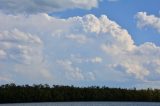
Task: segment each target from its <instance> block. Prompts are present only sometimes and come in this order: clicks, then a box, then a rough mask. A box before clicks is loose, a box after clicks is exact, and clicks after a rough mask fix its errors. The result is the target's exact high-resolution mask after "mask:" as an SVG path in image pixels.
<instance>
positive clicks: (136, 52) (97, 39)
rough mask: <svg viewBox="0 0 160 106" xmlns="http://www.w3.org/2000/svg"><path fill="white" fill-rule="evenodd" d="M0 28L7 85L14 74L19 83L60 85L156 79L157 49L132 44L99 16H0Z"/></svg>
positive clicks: (119, 29)
mask: <svg viewBox="0 0 160 106" xmlns="http://www.w3.org/2000/svg"><path fill="white" fill-rule="evenodd" d="M0 24H1V26H0V40H1V42H0V43H1V46H0V51H1V52H0V57H3V58H0V63H3V64H5V65H6V66H7V65H10V66H11V67H12V70H13V71H11V69H8V68H9V67H4V68H3V69H5V70H7V71H6V72H5V74H8V73H11V74H12V77H11V78H12V79H13V80H16V81H17V79H16V78H15V77H14V76H17V75H19V76H21V80H20V81H22V82H23V81H26V80H27V81H29V82H34V81H42V80H44V81H47V82H50V83H53V82H57V83H61V84H66V83H67V84H75V83H76V81H81V82H83V83H86V81H90V82H92V81H97V83H99V82H100V81H106V82H107V81H115V78H114V77H116V81H127V80H131V81H135V82H139V81H142V82H147V81H153V82H156V81H159V80H160V79H159V75H160V72H159V67H160V64H159V63H160V47H159V46H156V45H155V44H154V43H151V42H146V43H144V44H141V45H139V46H137V45H135V43H134V40H133V39H132V37H131V35H130V34H129V33H128V31H127V30H126V29H123V28H122V27H121V26H120V25H118V24H117V23H116V22H114V21H112V20H110V19H109V18H108V17H107V16H105V15H102V16H100V17H96V16H94V15H92V14H88V15H85V16H83V17H79V16H76V17H70V18H68V19H60V18H55V17H51V16H49V15H47V14H45V13H39V14H31V15H22V14H21V15H8V14H4V13H0ZM2 55H3V56H2ZM4 58H5V62H4ZM3 72H4V71H3ZM1 73H2V72H1ZM62 75H63V77H61V76H62ZM31 77H33V78H35V79H34V80H32V79H31ZM108 79H109V80H108Z"/></svg>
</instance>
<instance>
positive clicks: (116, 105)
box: [0, 102, 160, 106]
mask: <svg viewBox="0 0 160 106" xmlns="http://www.w3.org/2000/svg"><path fill="white" fill-rule="evenodd" d="M0 106H160V103H152V102H54V103H17V104H0Z"/></svg>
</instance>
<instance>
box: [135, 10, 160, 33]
mask: <svg viewBox="0 0 160 106" xmlns="http://www.w3.org/2000/svg"><path fill="white" fill-rule="evenodd" d="M136 19H137V26H138V27H139V28H144V27H151V28H153V29H155V30H157V31H158V32H159V33H160V17H156V16H155V15H148V14H147V13H146V12H138V13H137V14H136Z"/></svg>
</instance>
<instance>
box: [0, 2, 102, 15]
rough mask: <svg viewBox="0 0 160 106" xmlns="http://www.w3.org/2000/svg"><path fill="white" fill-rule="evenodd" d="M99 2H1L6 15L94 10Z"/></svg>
mask: <svg viewBox="0 0 160 106" xmlns="http://www.w3.org/2000/svg"><path fill="white" fill-rule="evenodd" d="M98 2H99V0H67V1H66V0H21V1H19V0H14V1H13V0H1V1H0V10H1V11H4V12H6V13H42V12H45V13H52V12H57V11H62V10H66V9H73V8H80V9H92V8H94V7H97V6H98Z"/></svg>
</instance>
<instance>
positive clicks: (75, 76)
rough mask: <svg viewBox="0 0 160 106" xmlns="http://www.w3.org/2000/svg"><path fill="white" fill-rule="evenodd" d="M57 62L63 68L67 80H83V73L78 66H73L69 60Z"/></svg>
mask: <svg viewBox="0 0 160 106" xmlns="http://www.w3.org/2000/svg"><path fill="white" fill-rule="evenodd" d="M57 63H58V64H59V65H60V67H62V68H63V69H64V70H65V74H66V76H67V77H68V79H69V80H83V79H84V75H83V74H82V71H81V70H80V69H79V68H78V67H74V66H73V63H72V62H71V61H69V60H59V61H57Z"/></svg>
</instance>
